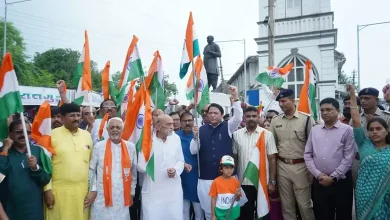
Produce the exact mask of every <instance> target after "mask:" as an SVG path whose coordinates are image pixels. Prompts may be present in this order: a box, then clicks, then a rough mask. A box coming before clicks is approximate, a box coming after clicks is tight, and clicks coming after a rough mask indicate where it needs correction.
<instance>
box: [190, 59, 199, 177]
mask: <svg viewBox="0 0 390 220" xmlns="http://www.w3.org/2000/svg"><path fill="white" fill-rule="evenodd" d="M192 74H193V77H192V85H193V88H194V110H195V125H196V126H198V127H199V124H198V117H199V116H198V106H197V105H198V100H197V93H198V86H197V85H196V77H197V74H196V72H195V67H194V61H193V60H192ZM197 140H198V141H197V142H196V143H197V145H198V153H197V154H196V157H197V159H198V164H199V162H200V160H199V150H200V142H199V132H198V137H197ZM198 176H200V166H198Z"/></svg>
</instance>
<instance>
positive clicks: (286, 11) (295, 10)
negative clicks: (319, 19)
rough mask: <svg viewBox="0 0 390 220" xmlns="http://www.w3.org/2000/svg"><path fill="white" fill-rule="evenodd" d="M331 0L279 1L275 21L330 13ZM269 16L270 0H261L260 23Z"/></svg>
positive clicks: (276, 6)
mask: <svg viewBox="0 0 390 220" xmlns="http://www.w3.org/2000/svg"><path fill="white" fill-rule="evenodd" d="M330 11H331V8H330V0H278V1H276V2H275V19H280V18H290V17H296V16H301V15H309V14H318V13H326V12H330ZM267 15H268V0H259V21H264V18H265V16H267Z"/></svg>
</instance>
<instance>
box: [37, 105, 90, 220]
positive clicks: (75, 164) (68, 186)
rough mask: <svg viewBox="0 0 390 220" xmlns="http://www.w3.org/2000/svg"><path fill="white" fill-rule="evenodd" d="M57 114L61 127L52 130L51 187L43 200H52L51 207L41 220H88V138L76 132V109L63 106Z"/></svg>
mask: <svg viewBox="0 0 390 220" xmlns="http://www.w3.org/2000/svg"><path fill="white" fill-rule="evenodd" d="M60 111H61V115H62V117H63V124H64V126H62V127H59V128H56V129H54V130H53V131H52V134H51V144H52V146H53V148H54V151H55V155H53V157H52V164H53V174H52V184H51V185H50V184H49V185H48V186H46V187H45V188H46V190H47V192H45V196H47V197H51V198H52V199H53V198H54V204H50V205H48V207H46V208H45V219H46V220H68V219H69V220H70V219H72V220H73V219H74V220H76V219H77V220H83V219H84V220H88V219H89V209H84V199H85V197H86V196H87V194H88V171H89V160H90V157H91V152H92V139H91V135H90V133H89V132H88V131H85V130H82V129H80V128H79V123H80V119H81V113H80V107H79V106H78V105H76V104H74V103H66V104H63V105H62V106H61V109H60ZM48 189H49V190H48ZM46 190H45V191H46Z"/></svg>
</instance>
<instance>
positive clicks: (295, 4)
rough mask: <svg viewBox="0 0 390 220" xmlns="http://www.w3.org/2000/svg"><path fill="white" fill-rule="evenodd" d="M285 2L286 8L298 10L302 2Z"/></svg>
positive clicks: (291, 0) (288, 0)
mask: <svg viewBox="0 0 390 220" xmlns="http://www.w3.org/2000/svg"><path fill="white" fill-rule="evenodd" d="M286 1H287V8H288V9H292V8H300V7H301V1H302V0H286Z"/></svg>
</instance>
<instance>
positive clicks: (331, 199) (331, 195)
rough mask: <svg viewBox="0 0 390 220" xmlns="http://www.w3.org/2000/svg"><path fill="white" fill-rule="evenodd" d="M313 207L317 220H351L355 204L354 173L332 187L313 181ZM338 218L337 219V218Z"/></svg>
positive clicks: (348, 174)
mask: <svg viewBox="0 0 390 220" xmlns="http://www.w3.org/2000/svg"><path fill="white" fill-rule="evenodd" d="M312 192H313V196H312V198H313V205H314V207H313V208H314V209H313V210H314V215H315V217H316V220H335V219H336V220H351V219H352V204H353V184H352V172H351V171H349V172H347V174H346V178H345V179H340V180H339V181H337V182H335V183H333V184H332V185H330V186H327V187H325V186H322V185H321V184H320V183H319V181H318V180H317V179H314V180H313V191H312ZM335 217H336V218H335Z"/></svg>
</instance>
